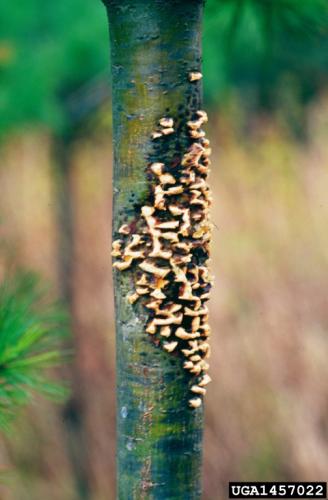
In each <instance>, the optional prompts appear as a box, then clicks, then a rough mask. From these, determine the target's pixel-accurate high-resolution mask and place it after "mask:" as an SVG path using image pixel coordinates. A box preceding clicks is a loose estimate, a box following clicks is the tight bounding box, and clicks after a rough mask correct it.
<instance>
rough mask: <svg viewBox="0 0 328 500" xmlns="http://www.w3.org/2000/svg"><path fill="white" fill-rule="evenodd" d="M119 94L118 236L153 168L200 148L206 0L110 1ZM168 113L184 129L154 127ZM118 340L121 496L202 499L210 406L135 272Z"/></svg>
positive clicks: (126, 277) (122, 299)
mask: <svg viewBox="0 0 328 500" xmlns="http://www.w3.org/2000/svg"><path fill="white" fill-rule="evenodd" d="M105 3H106V6H107V10H108V15H109V25H110V36H111V64H112V95H113V136H114V137H113V140H114V207H113V213H114V216H113V239H117V238H118V237H119V234H118V232H117V231H118V228H119V227H120V226H121V225H122V224H124V223H129V224H131V223H133V221H135V223H136V224H138V218H139V217H140V215H139V214H140V207H141V206H142V205H144V204H145V203H146V202H147V199H148V197H149V180H148V179H147V172H146V169H147V166H149V164H150V163H151V162H155V161H160V162H164V163H165V164H174V162H176V161H179V159H181V157H182V156H183V154H184V153H185V152H186V150H187V148H188V146H189V145H190V139H189V138H188V136H187V132H186V127H185V123H186V121H187V120H189V119H191V117H192V116H193V115H194V113H195V112H196V111H197V110H199V109H201V108H202V106H201V104H202V102H201V94H202V88H201V83H200V82H199V81H198V82H194V83H192V84H191V83H190V82H189V80H188V74H189V72H191V71H199V69H200V65H201V42H200V39H201V20H202V10H203V0H179V1H175V0H166V1H165V0H151V1H150V0H125V1H116V0H107V1H106V2H105ZM163 116H170V117H173V118H174V119H175V123H176V125H175V128H176V130H177V132H176V133H175V134H174V135H173V134H172V136H167V137H165V138H164V139H161V140H160V141H152V140H151V138H150V134H151V132H152V131H154V130H155V128H156V126H157V124H158V120H159V119H160V118H161V117H163ZM114 288H115V312H116V340H117V434H118V441H117V481H118V482H117V497H118V498H119V499H120V500H129V499H163V500H168V499H188V500H191V499H199V498H200V496H201V460H202V430H203V409H202V407H200V408H197V409H191V408H190V407H189V406H188V399H190V392H189V390H188V386H189V382H190V375H189V373H187V372H186V370H184V369H183V361H182V359H181V358H180V357H179V356H174V355H172V354H169V353H167V352H165V351H163V350H162V349H161V348H160V347H159V346H157V345H156V343H155V342H154V341H152V338H151V337H150V336H149V335H147V333H145V323H146V320H147V311H146V310H145V309H144V308H143V306H142V305H140V304H139V303H137V304H134V305H131V304H129V303H128V302H127V300H126V296H127V294H128V293H129V292H131V291H132V290H133V289H134V276H133V270H132V271H131V270H128V271H124V272H118V271H115V272H114Z"/></svg>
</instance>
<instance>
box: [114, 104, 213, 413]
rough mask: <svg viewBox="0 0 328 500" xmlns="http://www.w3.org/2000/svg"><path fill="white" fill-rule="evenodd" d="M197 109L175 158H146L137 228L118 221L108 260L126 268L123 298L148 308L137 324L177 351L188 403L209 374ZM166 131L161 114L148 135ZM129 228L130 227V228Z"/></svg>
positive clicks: (204, 199)
mask: <svg viewBox="0 0 328 500" xmlns="http://www.w3.org/2000/svg"><path fill="white" fill-rule="evenodd" d="M206 122H207V115H206V113H205V111H197V112H196V113H195V116H194V119H193V120H191V121H188V123H187V128H188V135H189V137H190V147H189V149H188V151H186V153H185V154H184V156H183V157H182V158H181V161H180V163H179V165H176V166H174V167H172V166H170V167H168V166H166V165H165V164H164V163H160V162H158V163H157V162H156V163H152V164H151V165H150V166H149V174H150V176H151V183H150V184H151V193H150V195H149V199H148V201H147V203H146V204H145V205H144V206H143V207H142V208H141V213H140V220H139V221H138V232H137V233H136V231H135V227H136V225H135V224H131V225H128V224H124V225H123V226H122V227H121V228H120V229H119V233H120V235H121V237H120V238H119V239H118V240H116V241H114V242H113V251H112V255H113V256H114V257H116V258H117V259H116V260H115V262H114V264H113V266H114V268H116V269H117V270H119V271H124V270H126V269H129V268H131V266H133V268H134V273H133V276H134V279H135V290H134V291H133V293H131V294H130V295H129V296H128V298H127V300H128V301H129V302H130V303H131V304H134V303H135V302H136V301H138V300H140V301H141V302H142V303H143V306H144V307H145V308H146V309H147V311H148V313H149V317H148V321H147V324H146V326H145V330H146V332H147V334H148V335H150V336H153V338H154V339H155V338H156V339H157V340H158V342H157V343H158V344H160V345H161V346H162V348H163V349H164V350H165V351H167V352H168V353H177V354H178V353H179V354H180V356H182V357H183V358H184V362H183V366H184V368H185V369H186V370H188V371H189V372H190V375H191V380H190V391H191V393H192V397H191V398H190V399H189V405H190V406H191V407H192V408H198V407H199V406H201V404H202V397H203V396H204V395H205V393H206V385H207V384H208V383H209V382H210V380H211V378H210V376H209V375H208V374H207V370H208V368H209V365H208V362H207V361H206V360H207V358H208V357H209V354H210V346H209V343H208V337H209V335H210V328H209V325H208V308H207V305H206V302H207V300H208V299H209V291H210V288H211V281H212V279H211V276H210V274H209V270H208V267H207V261H208V258H209V242H210V238H211V223H210V221H209V207H210V205H211V195H210V191H209V187H208V184H207V175H208V170H209V164H210V160H209V155H210V152H211V151H210V148H209V141H208V140H207V139H206V138H205V133H204V131H203V130H202V125H203V124H204V123H206ZM171 133H174V120H173V119H172V118H167V117H166V118H162V119H161V120H160V121H159V128H158V129H157V130H156V131H155V132H153V134H152V139H153V140H158V139H160V137H161V136H163V135H167V134H171ZM133 228H134V229H133Z"/></svg>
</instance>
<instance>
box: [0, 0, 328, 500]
mask: <svg viewBox="0 0 328 500" xmlns="http://www.w3.org/2000/svg"><path fill="white" fill-rule="evenodd" d="M327 16H328V10H327V2H326V1H325V0H322V1H321V0H311V1H310V0H305V1H303V2H299V1H298V0H208V3H207V7H206V16H205V25H204V88H205V97H206V106H207V109H208V110H209V112H210V115H211V119H210V126H209V127H208V133H209V135H210V136H211V139H212V143H213V150H214V154H213V160H212V161H213V167H212V175H211V184H212V189H213V193H214V199H215V205H214V208H213V221H214V223H215V227H216V229H215V231H214V242H213V262H212V268H213V271H214V273H215V275H216V286H215V290H214V293H213V298H212V301H211V310H212V314H211V318H212V325H213V330H214V335H213V338H212V346H213V356H212V361H211V364H212V373H211V374H212V378H213V380H214V383H213V384H212V386H211V387H210V388H209V393H208V397H207V426H206V436H205V469H204V474H205V493H204V498H205V499H206V500H217V499H219V498H225V497H226V483H227V481H228V480H229V479H230V480H252V479H254V480H325V476H326V471H327V470H328V461H327V457H328V453H327V452H328V438H327V435H328V429H327V422H326V415H327V410H328V391H327V384H326V383H325V381H326V379H327V375H328V373H327V364H326V359H327V355H328V343H327V329H328V313H327V299H326V295H327V294H326V290H327V285H328V250H327V249H328V241H327V238H328V237H327V231H326V227H327V220H328V205H327V201H326V200H327V195H326V193H327V190H328V169H327V165H328V149H327V140H326V134H327V130H328V93H327V76H328V75H327V71H328V69H327V68H328V60H327V59H328V50H327V49H328V37H327V33H328V22H327ZM0 19H1V29H0V33H1V36H0V134H1V158H0V186H1V197H0V244H1V245H0V280H1V282H2V283H3V282H4V277H5V276H6V275H7V273H8V268H10V269H11V270H15V269H16V268H20V267H27V268H32V269H33V270H35V271H37V272H38V273H39V274H40V275H42V276H43V277H44V278H46V279H47V280H48V281H50V282H51V284H52V293H53V295H58V296H61V297H62V298H63V299H64V300H65V301H66V303H67V307H68V308H69V309H70V311H71V318H72V321H71V323H72V331H73V335H72V340H71V347H72V348H73V349H74V351H75V356H74V360H73V361H72V363H71V364H70V365H69V366H67V367H66V366H65V368H62V369H61V374H60V375H61V376H64V377H65V378H69V379H70V380H72V394H71V396H70V398H69V400H68V401H67V402H66V403H65V404H64V405H62V406H59V407H58V406H54V405H53V404H52V403H49V402H46V401H45V400H44V399H39V398H38V397H37V398H34V400H35V401H34V404H33V405H29V407H28V409H27V410H25V411H24V412H23V413H22V414H20V416H19V417H18V420H17V421H16V424H15V427H14V429H15V432H13V433H12V435H11V436H10V438H9V439H8V438H5V437H3V439H2V442H1V445H0V466H1V467H3V468H5V469H6V470H8V469H9V470H10V471H12V474H14V481H12V482H11V484H9V485H4V486H2V491H1V498H4V499H5V500H41V499H43V498H47V499H49V500H78V499H81V498H82V499H92V500H105V499H106V500H110V499H111V498H114V496H112V497H111V496H110V495H111V494H112V493H111V492H113V488H114V486H113V484H114V483H113V481H114V473H113V470H114V451H115V450H114V440H115V435H114V399H115V398H114V330H113V317H112V288H111V277H110V273H111V269H110V227H109V221H110V217H111V154H112V152H111V145H110V144H111V126H110V101H109V97H110V89H109V74H108V69H107V68H108V67H109V66H108V53H109V51H108V34H107V21H106V16H105V12H104V8H103V6H102V5H101V2H94V1H91V0H87V1H82V0H71V1H70V2H66V1H64V0H58V1H57V2H47V3H45V2H41V1H40V0H33V1H31V0H28V1H27V0H22V1H21V2H20V5H19V8H18V7H17V6H16V5H15V4H13V3H10V2H5V1H4V0H3V1H1V0H0ZM15 286H16V285H14V284H13V285H12V287H13V289H14V295H15V297H16V298H17V304H18V305H19V304H20V301H19V297H20V294H19V291H18V289H16V291H15ZM2 290H3V285H2ZM0 320H1V318H0ZM59 323H60V321H59ZM18 330H19V329H18ZM18 330H17V331H18ZM15 331H16V329H15ZM1 334H2V333H1ZM10 338H11V340H13V339H12V337H10ZM16 348H17V347H16ZM0 364H1V357H0ZM1 416H2V414H1ZM109 492H110V493H109Z"/></svg>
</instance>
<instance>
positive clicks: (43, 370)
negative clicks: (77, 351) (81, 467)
mask: <svg viewBox="0 0 328 500" xmlns="http://www.w3.org/2000/svg"><path fill="white" fill-rule="evenodd" d="M66 332H67V325H66V318H65V315H64V313H63V312H62V310H61V308H60V307H59V306H58V305H57V304H54V303H51V302H49V301H48V300H46V294H45V289H44V288H43V286H42V285H41V284H40V282H39V279H38V278H37V276H36V275H34V274H29V273H21V274H18V275H17V276H15V277H13V278H11V277H10V278H9V277H8V278H7V279H5V280H4V281H3V282H2V284H1V285H0V430H2V431H3V430H8V424H10V422H11V420H12V419H13V417H14V416H15V415H16V414H17V410H18V409H19V408H20V407H22V406H24V405H26V404H27V403H29V402H30V401H31V400H32V399H33V395H34V393H35V392H38V393H42V394H44V395H46V396H47V397H48V398H51V399H58V398H59V399H61V398H62V397H64V396H65V394H66V392H67V391H66V389H65V387H64V386H63V385H62V384H60V383H56V382H53V381H52V380H51V379H50V377H49V374H47V369H48V368H50V367H54V366H57V365H59V364H61V363H62V361H63V355H64V352H63V350H62V339H63V337H64V336H65V333H66Z"/></svg>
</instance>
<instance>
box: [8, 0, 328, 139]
mask: <svg viewBox="0 0 328 500" xmlns="http://www.w3.org/2000/svg"><path fill="white" fill-rule="evenodd" d="M0 19H1V21H0V33H1V35H0V132H1V131H4V130H6V131H8V130H10V129H12V128H16V127H19V126H21V125H26V124H43V125H46V126H49V127H50V128H52V129H54V130H55V131H57V132H62V131H64V130H65V129H66V128H67V127H70V126H71V125H72V123H74V120H76V117H78V119H80V118H81V116H85V115H86V114H88V113H89V112H90V110H93V109H94V108H95V107H97V106H98V104H99V103H100V102H101V101H102V100H103V99H105V98H106V97H107V95H108V92H109V90H108V88H109V85H108V30H107V20H106V14H105V10H104V7H103V5H102V4H101V2H100V1H94V0H71V1H70V2H66V1H65V0H57V1H56V2H43V1H42V2H41V0H21V1H20V3H19V7H18V6H17V5H16V4H15V3H12V2H5V1H2V2H0ZM327 20H328V3H327V1H326V0H302V1H300V0H208V1H207V6H206V14H205V27H204V74H205V80H204V82H205V96H206V99H207V101H208V103H210V104H213V105H214V104H216V103H223V102H226V100H227V98H228V97H229V95H230V94H231V93H234V92H240V93H241V95H242V96H243V98H242V102H243V103H245V105H246V103H247V106H248V107H249V108H251V109H252V110H254V109H256V108H257V107H258V106H263V105H264V106H273V105H277V104H279V102H280V101H281V100H284V99H285V98H284V96H285V94H286V93H287V95H290V94H293V95H295V94H296V99H298V100H300V101H301V102H306V101H307V100H308V99H309V98H310V97H311V96H312V95H314V94H315V93H316V92H318V90H319V89H320V87H321V85H323V83H324V82H325V81H326V79H327V72H328V37H327V34H328V22H327ZM81 89H82V90H81ZM285 101H286V99H285ZM285 101H284V102H285ZM283 105H285V104H284V103H283Z"/></svg>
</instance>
